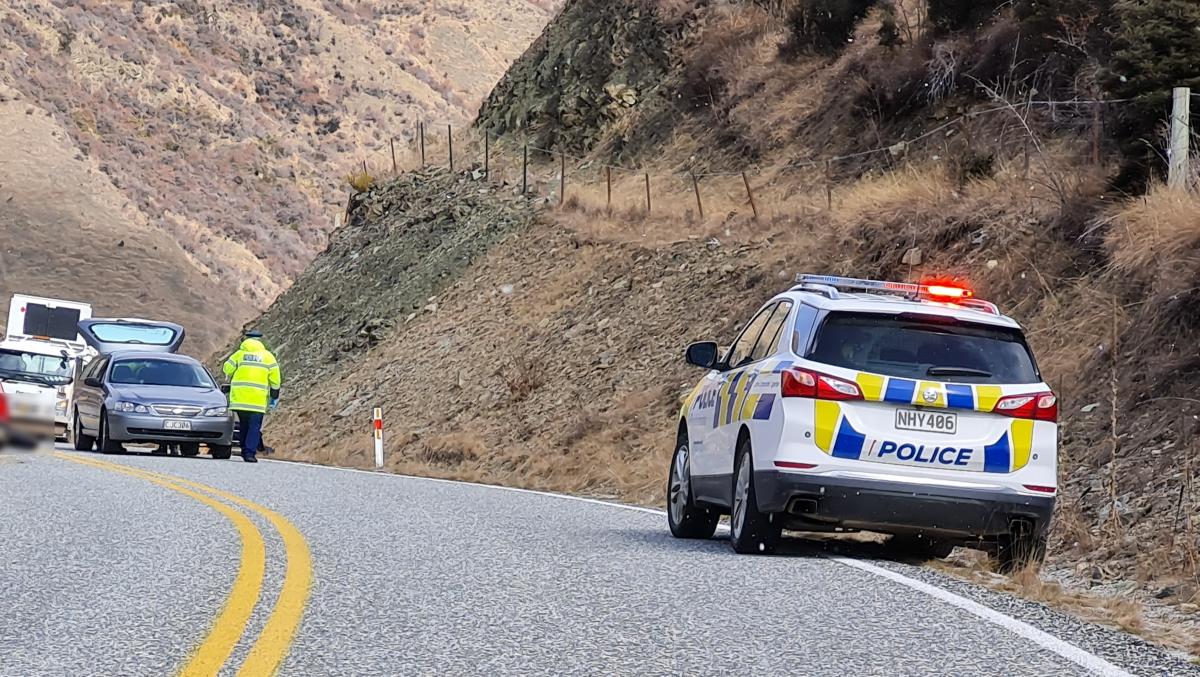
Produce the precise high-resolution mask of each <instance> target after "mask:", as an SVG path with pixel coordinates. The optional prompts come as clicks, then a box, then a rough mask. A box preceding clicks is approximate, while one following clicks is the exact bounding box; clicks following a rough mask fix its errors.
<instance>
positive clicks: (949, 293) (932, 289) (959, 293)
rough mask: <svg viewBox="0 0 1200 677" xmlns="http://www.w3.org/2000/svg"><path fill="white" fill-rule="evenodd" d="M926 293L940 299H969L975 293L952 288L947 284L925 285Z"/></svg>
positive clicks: (965, 289)
mask: <svg viewBox="0 0 1200 677" xmlns="http://www.w3.org/2000/svg"><path fill="white" fill-rule="evenodd" d="M925 293H926V294H928V295H930V296H932V297H934V298H940V299H969V298H971V297H973V296H975V292H973V291H971V290H970V289H967V288H965V287H951V286H949V285H945V284H930V285H925Z"/></svg>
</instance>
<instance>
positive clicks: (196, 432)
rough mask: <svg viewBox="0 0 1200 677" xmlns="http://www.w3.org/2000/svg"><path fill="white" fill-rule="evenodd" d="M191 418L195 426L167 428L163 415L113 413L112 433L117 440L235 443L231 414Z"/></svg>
mask: <svg viewBox="0 0 1200 677" xmlns="http://www.w3.org/2000/svg"><path fill="white" fill-rule="evenodd" d="M188 421H189V422H190V423H191V424H192V429H191V430H165V429H164V428H163V418H162V417H160V416H146V415H144V414H125V413H109V415H108V425H109V433H108V435H109V437H110V438H111V439H112V440H113V441H114V442H153V443H157V442H167V443H178V442H203V443H205V444H215V445H221V446H227V445H230V444H232V443H233V421H232V420H231V419H230V418H229V417H195V418H191V419H188Z"/></svg>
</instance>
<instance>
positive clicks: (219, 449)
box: [208, 444, 233, 461]
mask: <svg viewBox="0 0 1200 677" xmlns="http://www.w3.org/2000/svg"><path fill="white" fill-rule="evenodd" d="M208 453H209V455H211V456H212V457H213V458H215V459H217V460H218V461H225V460H228V459H229V458H230V457H231V456H233V447H232V446H230V445H228V444H210V445H208Z"/></svg>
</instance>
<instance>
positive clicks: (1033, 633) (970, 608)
mask: <svg viewBox="0 0 1200 677" xmlns="http://www.w3.org/2000/svg"><path fill="white" fill-rule="evenodd" d="M264 460H267V461H268V462H269V463H280V464H286V465H300V466H307V467H310V468H320V469H324V470H339V471H341V472H351V473H361V474H364V475H375V476H378V477H394V478H399V479H409V480H420V481H422V482H440V483H443V484H460V485H467V486H472V487H483V488H485V489H496V490H498V491H509V492H513V493H517V494H533V495H535V496H548V497H550V498H560V499H565V500H568V501H577V502H580V503H592V504H594V505H603V506H607V507H609V508H620V509H622V510H633V511H636V512H644V513H649V514H652V515H660V516H664V515H666V514H667V513H666V511H663V510H658V509H656V508H643V507H641V506H637V505H627V504H624V503H615V502H611V501H602V500H599V499H596V498H585V497H583V496H571V495H570V494H557V493H554V492H550V491H538V490H536V489H521V488H519V487H506V486H502V485H499V484H483V483H480V482H466V481H463V480H448V479H442V478H440V477H421V476H419V475H402V474H398V473H389V472H382V471H376V470H364V469H361V468H343V467H340V466H333V465H321V464H319V463H305V462H303V461H282V460H275V459H269V460H268V459H264ZM821 557H824V558H825V559H828V560H830V561H833V562H837V563H838V564H842V565H844V566H848V567H852V568H854V569H859V570H860V571H865V572H867V573H871V574H874V575H876V576H879V577H881V578H886V579H888V580H890V581H892V582H893V583H898V584H900V585H903V586H905V587H907V588H911V589H913V590H916V591H917V592H922V593H924V594H926V595H929V596H930V597H933V598H934V599H937V600H939V601H942V602H945V603H946V604H949V605H951V606H954V607H957V608H959V609H962V610H963V611H966V612H967V613H970V614H972V615H974V616H977V617H979V618H981V619H983V620H985V621H988V622H989V623H993V624H995V625H998V626H1000V627H1001V628H1004V629H1005V630H1008V631H1009V632H1012V633H1014V634H1016V635H1017V636H1019V637H1022V638H1024V639H1027V640H1029V641H1031V642H1033V643H1034V644H1037V645H1038V646H1040V647H1042V648H1043V649H1046V650H1048V651H1051V652H1053V653H1056V654H1058V655H1059V656H1062V657H1063V658H1065V659H1067V660H1069V661H1071V662H1072V663H1074V664H1076V665H1078V666H1080V667H1082V668H1084V669H1085V670H1087V671H1089V672H1091V673H1093V674H1096V675H1105V676H1106V677H1133V676H1132V675H1131V673H1129V672H1126V671H1124V670H1122V669H1121V668H1119V667H1117V666H1115V665H1113V664H1112V663H1109V662H1108V661H1106V660H1104V659H1103V658H1101V657H1099V656H1097V655H1095V654H1093V653H1090V652H1088V651H1086V650H1084V649H1081V648H1079V647H1077V646H1075V645H1074V644H1071V643H1069V642H1066V641H1064V640H1061V639H1059V638H1057V637H1055V636H1054V635H1051V634H1050V633H1048V632H1045V631H1044V630H1039V629H1038V628H1035V627H1034V626H1032V625H1030V624H1029V623H1026V622H1025V621H1021V620H1017V619H1016V618H1013V617H1012V616H1008V615H1006V614H1003V613H1001V612H999V611H996V610H995V609H993V608H991V607H989V606H986V605H984V604H980V603H979V602H976V601H974V600H971V599H967V598H966V597H963V596H962V595H958V594H955V593H953V592H950V591H949V590H946V589H945V588H941V587H938V586H936V585H933V584H930V583H926V582H924V581H920V580H917V579H915V578H910V577H908V576H905V575H904V574H902V573H899V572H896V571H892V570H891V569H885V568H883V567H881V566H876V565H874V564H871V563H869V562H864V561H862V560H857V559H853V558H850V557H843V556H841V555H821Z"/></svg>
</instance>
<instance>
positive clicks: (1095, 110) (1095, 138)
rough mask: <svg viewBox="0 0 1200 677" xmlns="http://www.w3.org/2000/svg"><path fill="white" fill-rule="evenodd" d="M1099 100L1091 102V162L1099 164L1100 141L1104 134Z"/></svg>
mask: <svg viewBox="0 0 1200 677" xmlns="http://www.w3.org/2000/svg"><path fill="white" fill-rule="evenodd" d="M1100 106H1101V104H1100V102H1099V101H1095V102H1093V103H1092V164H1093V165H1099V164H1100V141H1101V139H1102V138H1103V136H1104V116H1103V114H1102V111H1101V109H1100Z"/></svg>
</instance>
